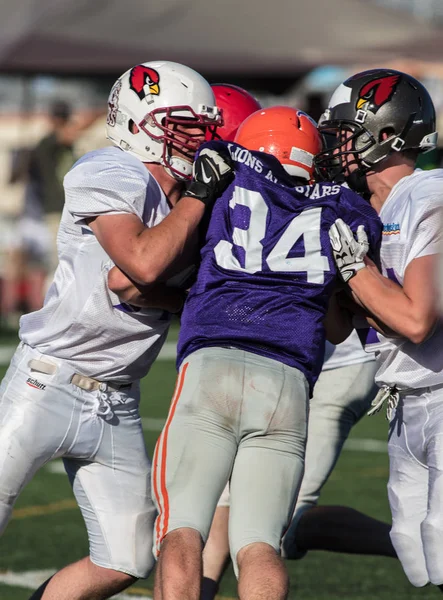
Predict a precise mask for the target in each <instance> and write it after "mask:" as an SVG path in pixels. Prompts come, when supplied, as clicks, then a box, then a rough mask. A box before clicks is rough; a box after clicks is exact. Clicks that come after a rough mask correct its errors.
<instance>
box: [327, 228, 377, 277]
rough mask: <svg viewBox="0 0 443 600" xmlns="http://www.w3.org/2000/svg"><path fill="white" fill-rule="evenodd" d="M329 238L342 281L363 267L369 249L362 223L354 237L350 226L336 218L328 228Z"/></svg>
mask: <svg viewBox="0 0 443 600" xmlns="http://www.w3.org/2000/svg"><path fill="white" fill-rule="evenodd" d="M329 240H330V242H331V246H332V253H333V255H334V261H335V264H336V265H337V269H338V270H339V272H340V276H341V278H342V279H343V281H345V282H346V281H349V280H350V279H351V277H354V275H355V274H356V273H357V271H359V270H360V269H363V267H365V266H366V265H365V262H364V259H365V256H366V254H367V253H368V250H369V242H368V236H367V235H366V232H365V228H364V225H359V226H358V228H357V239H355V238H354V234H353V233H352V230H351V228H350V227H349V226H348V225H346V223H345V222H344V221H343V220H342V219H337V220H336V221H335V223H334V224H333V225H332V226H331V227H330V229H329Z"/></svg>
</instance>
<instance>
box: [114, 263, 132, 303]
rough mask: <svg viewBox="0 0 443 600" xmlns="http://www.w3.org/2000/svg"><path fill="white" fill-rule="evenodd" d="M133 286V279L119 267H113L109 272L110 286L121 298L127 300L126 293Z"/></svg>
mask: <svg viewBox="0 0 443 600" xmlns="http://www.w3.org/2000/svg"><path fill="white" fill-rule="evenodd" d="M132 286H133V284H132V282H131V280H130V279H129V278H128V277H127V276H126V275H125V274H124V273H123V272H122V271H120V269H119V268H118V267H112V269H111V270H110V271H109V272H108V288H109V289H110V290H111V292H114V294H116V295H117V296H118V297H119V298H120V299H121V300H125V294H128V293H129V290H130V288H131V287H132Z"/></svg>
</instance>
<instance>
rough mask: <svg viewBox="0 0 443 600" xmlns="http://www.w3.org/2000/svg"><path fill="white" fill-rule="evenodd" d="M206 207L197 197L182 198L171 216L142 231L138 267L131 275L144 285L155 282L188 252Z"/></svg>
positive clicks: (138, 247)
mask: <svg viewBox="0 0 443 600" xmlns="http://www.w3.org/2000/svg"><path fill="white" fill-rule="evenodd" d="M204 212H205V206H204V204H203V203H202V202H201V201H200V200H196V199H195V198H188V197H184V198H182V199H181V200H180V201H179V202H178V204H177V205H176V206H175V207H174V208H173V210H172V211H171V212H170V213H169V215H168V216H167V217H166V218H165V219H164V220H163V221H162V222H161V223H160V224H159V225H156V226H155V227H152V228H149V229H144V230H143V231H141V232H140V234H139V236H138V239H137V240H136V243H135V248H134V252H135V256H134V257H133V260H134V265H135V268H133V269H131V272H129V271H128V272H129V274H130V275H131V277H132V278H133V279H134V280H135V281H137V282H139V283H141V284H152V283H155V282H156V281H158V280H159V279H160V278H161V277H162V275H163V274H164V273H165V272H166V271H167V270H168V269H169V268H170V267H171V265H173V264H174V262H175V261H176V260H178V259H180V258H181V257H182V256H183V255H184V254H186V253H187V250H188V246H189V244H190V243H191V239H192V237H193V236H194V235H196V231H197V228H198V225H199V223H200V221H201V219H202V217H203V214H204Z"/></svg>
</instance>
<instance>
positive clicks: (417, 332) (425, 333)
mask: <svg viewBox="0 0 443 600" xmlns="http://www.w3.org/2000/svg"><path fill="white" fill-rule="evenodd" d="M435 325H436V319H435V318H427V319H426V318H423V319H411V320H410V321H409V323H408V327H407V331H406V332H405V336H406V337H407V338H408V340H409V341H411V342H412V343H413V344H422V343H423V342H425V341H426V340H427V339H429V338H430V337H431V335H432V334H433V332H434V328H435Z"/></svg>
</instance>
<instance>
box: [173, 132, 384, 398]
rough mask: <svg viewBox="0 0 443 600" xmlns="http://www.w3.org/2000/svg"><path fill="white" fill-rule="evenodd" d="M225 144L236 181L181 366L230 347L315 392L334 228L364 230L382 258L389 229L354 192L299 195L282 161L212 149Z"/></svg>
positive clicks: (215, 232) (213, 223)
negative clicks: (278, 367) (284, 370)
mask: <svg viewBox="0 0 443 600" xmlns="http://www.w3.org/2000/svg"><path fill="white" fill-rule="evenodd" d="M219 144H223V145H224V146H225V147H226V146H227V147H228V149H229V151H230V153H231V156H232V158H233V160H234V161H235V170H236V174H235V179H234V181H233V182H232V183H231V185H230V186H229V187H228V188H227V189H226V190H225V192H224V193H223V194H222V196H221V197H220V198H219V199H218V200H217V201H216V203H215V205H214V209H213V212H212V216H211V219H210V223H209V227H208V231H207V234H206V240H205V244H204V246H203V248H202V251H201V265H200V269H199V272H198V275H197V281H196V283H195V284H194V285H193V287H192V289H191V291H190V293H189V297H188V299H187V301H186V303H185V308H184V311H183V315H182V319H181V330H180V335H179V343H178V359H177V360H178V365H180V364H181V362H182V361H183V360H184V358H185V357H186V356H187V355H188V354H190V353H191V352H194V351H195V350H198V349H199V348H204V347H209V346H231V347H235V348H239V349H241V350H246V351H248V352H253V353H256V354H261V355H262V356H266V357H268V358H272V359H275V360H278V361H280V362H282V363H285V364H287V365H290V366H292V367H296V368H298V369H300V370H301V371H302V372H303V373H304V374H305V376H306V378H307V380H308V382H309V384H310V386H311V389H312V386H313V385H314V383H315V381H316V379H317V377H318V375H319V372H320V370H321V366H322V363H323V355H324V346H325V330H324V326H323V319H324V317H325V314H326V311H327V307H328V302H329V297H330V295H331V292H332V291H333V289H334V288H335V286H336V284H337V270H336V267H335V263H334V259H333V255H332V250H331V246H330V242H329V235H328V231H329V228H330V227H331V225H332V224H333V223H334V221H335V220H336V219H337V218H339V217H341V218H342V219H343V220H344V221H345V222H346V223H348V225H349V226H350V227H351V229H352V230H353V231H354V232H355V231H356V230H357V227H358V225H364V226H365V230H366V232H367V234H368V238H369V241H370V246H371V249H372V251H373V252H374V250H376V249H377V248H378V245H379V241H380V236H381V229H382V226H381V221H380V220H379V218H378V216H377V213H376V212H375V210H373V208H372V207H371V206H370V205H369V204H368V203H367V202H365V201H364V200H363V199H362V198H361V197H360V196H358V195H357V194H355V193H354V192H352V191H351V190H349V189H348V188H345V187H343V186H340V185H337V184H330V183H317V184H314V185H306V186H304V185H298V186H295V187H294V183H293V181H291V179H290V178H289V176H288V175H287V174H286V172H285V171H284V170H283V168H282V167H281V165H280V163H279V162H278V161H277V160H276V159H275V158H274V157H272V156H270V155H268V154H264V153H261V152H249V151H248V150H246V149H245V148H242V147H241V146H238V145H236V144H232V143H229V144H226V143H224V142H209V143H208V144H207V145H208V146H210V147H214V148H217V146H218V145H219ZM218 147H219V146H218Z"/></svg>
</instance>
